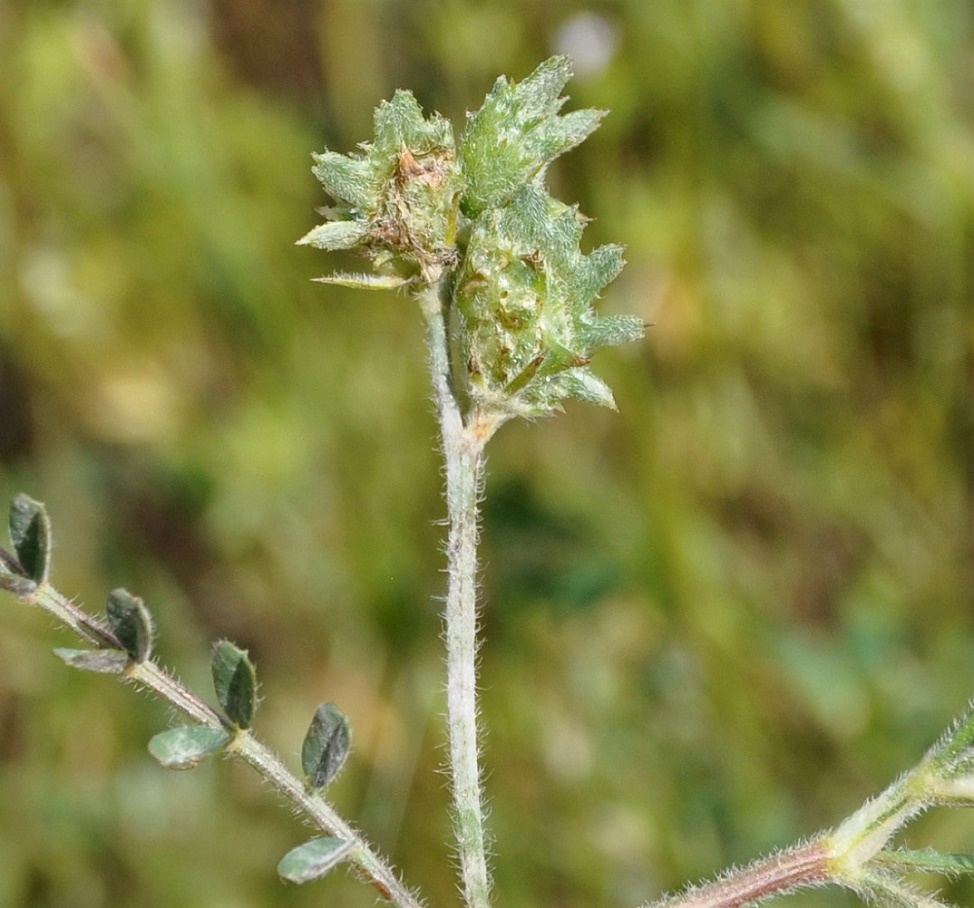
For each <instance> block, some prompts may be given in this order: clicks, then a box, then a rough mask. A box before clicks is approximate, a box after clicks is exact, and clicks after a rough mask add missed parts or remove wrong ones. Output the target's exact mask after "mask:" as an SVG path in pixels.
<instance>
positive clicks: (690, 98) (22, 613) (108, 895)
mask: <svg viewBox="0 0 974 908" xmlns="http://www.w3.org/2000/svg"><path fill="white" fill-rule="evenodd" d="M566 51H567V52H571V53H573V54H574V55H575V58H576V61H577V65H576V71H577V76H576V78H575V79H574V80H573V82H572V83H570V85H569V92H570V94H571V96H572V100H571V102H570V105H569V109H573V108H576V107H580V106H595V107H603V108H610V109H611V110H612V115H611V116H610V117H608V118H607V120H606V121H605V123H604V126H603V128H602V129H601V130H600V131H599V132H598V133H596V135H595V136H594V137H593V138H591V139H590V140H589V141H588V142H587V143H586V144H585V145H584V146H582V147H581V148H580V149H578V150H577V151H575V152H573V153H572V154H570V155H568V156H566V157H565V158H564V159H562V160H560V161H559V162H558V163H557V165H556V166H555V167H554V168H553V169H552V171H551V174H550V182H551V184H552V187H553V192H554V194H555V195H557V196H558V197H560V198H562V199H564V200H565V201H568V202H578V203H579V204H580V206H581V209H582V211H583V212H585V213H586V214H588V215H590V216H592V217H594V218H595V220H594V221H593V223H592V224H591V225H590V226H589V228H588V230H587V233H586V241H587V242H588V243H590V244H591V245H592V246H594V245H597V244H600V243H604V242H615V241H619V242H624V243H626V244H627V245H628V255H627V258H628V260H629V266H628V268H627V270H626V271H625V273H624V274H623V276H622V277H621V278H620V279H619V280H618V281H617V282H616V283H615V284H614V285H613V286H612V287H611V288H610V290H609V292H608V293H607V294H606V299H605V300H604V302H603V304H602V307H603V311H619V312H633V313H638V314H640V315H642V316H643V317H644V318H645V319H646V320H647V321H648V322H652V323H653V327H652V328H651V329H650V330H649V332H648V336H647V339H646V341H645V343H644V344H642V345H641V346H640V345H633V346H631V347H629V348H625V349H620V350H618V351H612V352H609V353H606V354H603V355H602V356H601V358H600V359H599V360H598V361H597V363H596V370H597V371H598V372H599V373H600V374H601V375H602V376H603V377H604V378H606V380H607V381H608V382H609V384H610V385H611V386H612V387H613V388H614V389H615V391H616V397H617V401H618V404H619V410H620V413H619V414H613V413H609V412H601V411H597V410H595V409H592V408H586V407H584V406H581V405H577V406H569V409H568V412H567V413H566V414H565V415H563V416H560V417H558V418H557V419H553V420H547V421H542V422H540V423H537V424H534V425H529V424H523V425H509V426H507V427H505V428H504V429H503V430H502V431H501V433H500V434H499V435H498V437H497V438H496V439H495V440H494V441H493V442H492V444H491V460H490V464H489V477H488V496H487V499H486V502H485V504H484V517H485V526H484V570H483V588H484V594H485V602H486V605H485V612H484V622H483V623H484V629H485V632H486V639H487V642H486V645H485V646H484V649H483V658H482V676H483V719H484V724H485V725H486V726H487V727H488V728H489V735H488V738H487V746H486V752H485V764H486V767H487V773H488V775H487V788H488V791H489V794H490V799H491V828H492V830H493V833H494V835H495V839H496V841H495V847H494V851H495V856H496V859H495V866H496V885H497V903H498V905H500V906H546V908H553V906H564V908H575V906H578V908H581V906H592V905H605V906H616V905H618V906H636V905H638V904H639V903H641V902H642V901H644V900H646V899H649V898H651V897H655V896H656V895H658V894H659V893H660V891H662V890H664V889H669V888H673V887H677V886H680V885H682V884H683V883H684V882H685V881H687V880H689V879H693V878H698V877H701V876H706V875H710V874H711V873H713V872H715V871H716V870H718V869H720V868H721V867H723V866H725V865H727V864H729V863H732V862H737V863H740V862H743V861H746V860H748V859H749V858H750V857H752V856H756V855H757V854H759V853H762V852H765V851H767V850H769V849H771V848H773V847H774V846H777V845H785V844H788V843H789V842H791V841H793V840H795V839H796V838H798V837H800V836H803V835H808V834H811V833H813V832H815V831H816V830H817V829H819V828H821V827H823V826H825V825H830V824H832V823H834V822H836V821H838V820H839V819H841V818H842V817H844V816H845V815H846V814H847V813H849V812H850V811H851V810H852V809H853V808H855V807H856V806H857V805H858V804H859V803H860V802H861V801H862V800H863V799H864V798H865V797H866V796H867V795H869V794H871V793H874V792H876V791H877V790H878V789H880V788H881V787H882V786H884V785H885V784H887V783H888V782H889V781H890V780H891V779H892V778H893V777H894V776H895V775H897V774H898V773H899V772H900V771H902V770H904V769H905V768H907V767H908V766H910V765H912V763H914V762H915V761H916V760H917V759H918V758H919V756H920V755H921V753H922V752H923V750H924V749H925V748H926V747H927V746H928V745H929V744H930V743H931V742H932V741H933V739H934V738H935V736H936V735H937V734H938V733H939V732H940V730H941V729H942V728H943V727H945V726H946V724H947V723H948V721H949V720H950V718H951V717H952V716H953V715H955V714H956V713H957V712H959V711H960V710H961V709H962V707H963V706H964V704H965V702H966V700H967V698H968V697H969V696H970V695H971V693H972V692H974V612H972V605H974V603H972V592H971V589H972V587H971V583H972V579H974V576H972V573H974V572H972V566H974V521H972V517H974V447H972V445H974V320H972V312H971V309H972V304H974V7H972V4H971V3H970V2H969V0H930V2H927V0H884V2H879V0H751V2H747V0H652V2H647V0H616V2H608V0H605V2H595V0H593V2H588V3H575V2H553V0H516V2H515V0H499V2H489V3H488V2H470V3H461V2H458V0H412V2H409V3H404V2H403V3H399V2H393V0H210V2H208V3H207V2H204V0H103V2H97V0H90V2H69V0H0V502H3V507H6V502H7V501H9V499H10V497H11V496H12V495H13V494H15V493H16V492H18V491H25V492H28V493H29V494H31V495H33V496H34V497H36V498H39V499H41V500H44V501H45V502H46V503H47V505H48V507H49V509H50V512H51V514H52V517H53V520H54V526H55V533H56V540H57V548H56V551H55V567H54V579H55V582H56V584H57V585H58V586H59V588H61V589H62V590H63V591H64V592H65V593H67V594H69V595H75V596H77V597H78V599H79V600H80V601H82V602H84V603H86V604H87V605H88V606H89V607H90V608H92V609H93V610H101V608H102V607H103V603H104V601H105V599H106V597H107V594H108V591H109V590H110V589H112V588H113V587H116V586H123V585H124V586H126V587H128V588H129V589H131V590H133V591H135V592H137V593H139V594H140V595H142V596H144V597H145V599H146V600H147V602H148V603H149V604H150V606H151V607H152V608H153V611H154V613H155V616H156V619H157V623H158V625H159V630H160V640H159V645H158V649H159V652H160V655H161V659H162V661H163V662H164V663H165V664H166V665H168V666H174V667H175V668H176V670H177V672H178V673H179V674H180V675H181V676H182V677H184V678H185V679H186V680H188V681H189V682H191V683H192V684H194V685H198V686H199V688H200V689H201V690H205V691H208V690H209V685H208V645H209V642H210V641H212V640H214V639H216V638H219V637H229V638H231V639H233V640H234V641H236V642H237V643H239V644H240V645H242V646H245V647H247V648H249V650H250V653H251V655H252V657H253V658H254V660H255V662H256V663H257V667H258V672H259V676H260V678H261V680H262V683H263V687H262V693H263V695H264V697H265V702H264V703H263V705H262V708H261V711H260V712H259V713H258V717H257V730H258V733H259V734H261V735H262V736H263V737H265V739H267V740H269V742H270V743H272V744H273V745H274V746H275V747H276V748H277V749H279V750H280V751H281V752H282V753H283V754H284V755H285V756H286V757H287V758H288V759H290V760H291V761H292V762H293V763H294V764H295V765H296V762H297V761H296V755H297V752H298V750H299V748H300V742H301V739H302V737H303V735H304V731H305V728H306V726H307V723H308V721H309V720H310V717H311V714H312V712H313V710H314V708H315V706H316V705H317V704H318V703H319V702H320V701H322V700H326V699H330V700H334V701H336V702H337V703H338V704H339V705H340V707H341V708H342V709H343V710H344V711H345V712H346V713H348V714H349V716H350V717H351V719H352V722H353V726H354V730H355V753H354V755H353V759H352V761H351V765H350V768H349V769H347V770H346V771H345V773H344V775H343V776H342V778H341V779H340V781H339V782H338V783H336V784H335V786H334V788H333V789H332V795H333V797H334V800H335V802H336V803H337V805H338V806H339V807H340V809H341V810H342V811H343V812H344V813H345V814H346V815H347V816H349V817H350V818H352V819H354V820H355V822H356V823H358V824H359V825H360V826H361V827H362V828H363V829H364V830H365V831H366V832H367V834H368V836H369V837H370V839H371V840H372V841H373V842H375V843H376V844H377V845H378V846H380V848H381V849H382V850H383V851H384V852H385V853H387V854H388V855H390V856H391V857H392V858H393V859H394V861H395V862H396V863H397V864H398V865H399V866H400V867H401V868H403V870H404V872H405V874H406V876H407V879H408V880H409V881H410V883H412V884H414V885H416V886H419V887H420V888H421V889H422V891H423V893H424V894H425V895H426V896H428V897H429V899H430V902H431V904H433V905H454V904H457V902H458V899H457V895H456V880H455V874H454V869H453V863H454V862H453V856H452V855H451V853H450V851H449V849H448V847H447V846H446V845H445V841H446V839H447V838H448V836H449V820H448V806H447V794H446V791H445V782H444V777H443V775H442V774H441V773H439V772H438V769H439V768H440V767H441V763H442V759H443V750H442V743H443V731H442V724H441V721H440V714H441V711H442V697H441V691H442V684H443V681H442V665H441V655H440V640H439V633H440V625H439V618H438V614H437V605H436V601H435V599H436V597H437V596H438V595H440V594H441V593H442V592H443V588H444V578H443V575H442V573H441V568H442V564H443V558H442V555H441V551H440V548H439V547H440V545H441V543H442V538H443V530H442V527H441V526H439V525H437V523H436V521H437V520H439V519H440V518H441V517H442V515H443V511H444V506H443V502H442V500H441V488H440V486H441V480H440V474H439V464H438V459H437V456H436V454H435V451H434V449H433V444H434V437H435V425H434V422H433V419H432V416H431V404H430V402H429V396H428V391H427V385H426V383H427V376H426V364H425V354H424V350H423V337H422V330H421V326H420V320H419V318H418V313H417V312H416V311H414V307H413V305H412V304H410V303H409V302H408V300H406V299H405V298H404V297H402V296H396V295H393V294H378V293H376V294H364V293H354V292H350V291H343V290H340V289H333V288H325V287H322V286H321V285H316V284H313V283H311V282H310V280H309V279H310V278H312V277H314V276H317V275H319V274H322V273H325V272H327V271H331V270H333V269H334V268H336V267H347V266H348V265H349V263H348V262H344V261H341V260H339V259H338V257H328V256H325V255H323V254H321V253H316V252H313V251H311V250H308V249H301V248H295V247H294V245H293V243H294V241H295V240H296V239H297V238H298V237H300V236H301V235H302V234H304V233H305V232H306V231H307V230H308V229H309V228H310V227H311V226H313V225H314V224H315V223H317V216H316V214H315V211H314V209H315V207H316V206H319V205H322V204H326V202H327V199H325V197H324V196H323V194H322V193H321V192H320V189H319V187H318V185H317V183H316V182H315V180H314V179H313V177H312V175H311V173H310V165H311V160H310V153H311V152H312V151H315V150H317V151H320V150H322V149H323V148H324V147H325V146H328V147H329V148H333V149H335V150H340V151H347V150H350V149H352V148H353V147H354V146H355V144H356V143H357V142H360V141H363V140H366V139H368V137H369V135H370V131H371V117H372V110H373V108H374V106H375V105H376V104H377V103H378V102H379V101H380V100H381V99H383V98H388V97H389V96H391V94H392V92H393V91H394V90H395V89H396V88H399V87H408V88H411V89H412V90H413V91H414V92H415V94H416V96H417V98H418V99H419V101H420V103H421V104H423V105H424V107H426V108H427V109H428V110H431V109H437V110H439V111H441V112H442V113H444V114H446V115H449V116H451V117H452V118H454V121H455V122H458V123H462V118H463V115H464V111H465V110H466V109H474V108H476V107H478V106H479V104H480V103H481V101H482V100H483V96H484V94H485V93H486V92H487V90H489V88H490V86H491V84H492V83H493V80H494V78H495V77H496V76H497V75H498V74H500V73H506V74H508V75H510V76H511V77H513V78H516V79H519V78H522V77H523V76H525V75H527V73H528V72H530V71H531V70H532V69H533V68H534V66H535V65H537V63H539V62H540V61H541V60H542V59H544V58H545V57H547V56H549V55H550V54H552V53H554V52H566ZM58 645H71V638H70V637H69V636H68V635H67V634H66V633H64V632H62V631H60V630H58V629H56V628H54V627H52V625H51V622H50V621H49V620H47V619H46V618H45V617H44V616H43V615H40V614H36V613H33V612H31V611H29V610H26V609H24V608H23V607H21V606H19V605H18V604H17V603H16V601H15V600H13V599H11V598H9V597H7V598H5V599H3V600H0V906H18V908H19V906H32V908H33V906H37V908H43V906H51V908H55V906H56V908H102V906H112V908H128V906H133V908H134V906H138V908H170V906H176V905H178V906H181V908H196V906H199V908H263V906H311V905H342V906H352V908H355V906H366V905H371V904H373V894H372V891H371V890H370V889H368V888H367V887H363V886H361V885H360V884H358V883H356V882H355V881H354V880H352V879H351V878H349V877H347V876H345V875H343V874H341V873H339V874H336V875H335V876H334V878H330V879H329V880H327V881H325V882H323V883H320V884H316V885H314V886H308V887H303V888H298V887H294V886H285V885H284V884H283V883H281V882H280V881H279V880H278V879H277V877H276V874H275V872H274V866H275V864H276V862H277V861H278V860H279V858H280V857H281V856H282V855H283V854H284V853H285V852H286V851H287V850H288V849H290V848H291V847H293V846H294V845H297V844H298V843H299V842H301V841H302V839H303V836H305V835H306V832H305V830H303V829H302V827H301V826H300V825H299V824H298V823H296V822H295V821H294V819H293V818H292V817H291V816H290V815H289V813H288V811H287V809H285V808H283V807H282V805H280V804H279V803H277V802H276V800H275V798H274V796H273V795H271V794H270V793H269V792H268V791H266V790H265V789H264V788H263V787H262V786H261V784H260V783H259V782H258V781H257V780H256V778H255V777H254V775H253V774H252V773H251V772H250V771H249V770H247V769H246V768H245V767H240V766H237V765H235V764H233V763H221V762H219V761H217V762H215V763H213V764H209V765H206V766H204V767H201V768H200V769H198V770H196V771H195V772H193V773H184V774H176V773H166V772H164V771H162V770H161V769H159V768H158V767H157V766H156V765H155V764H154V762H153V761H152V759H151V758H150V757H149V756H148V754H147V753H146V750H145V745H146V742H147V740H148V739H149V737H150V736H151V735H152V734H154V733H155V732H157V731H159V730H161V729H163V728H165V727H166V726H167V724H168V723H169V722H170V721H171V719H172V716H171V715H170V714H169V713H168V712H167V710H166V709H165V708H164V707H163V706H161V705H159V704H158V703H155V702H153V701H151V700H149V699H148V698H146V697H145V696H144V695H142V694H138V693H136V692H135V691H133V690H132V689H128V688H124V687H123V686H121V685H119V684H116V683H114V682H113V681H112V680H110V679H106V678H103V677H98V676H94V675H82V674H81V673H76V672H72V671H69V670H68V669H67V668H65V667H64V666H63V665H62V664H61V663H60V662H59V661H58V660H57V659H55V658H54V657H53V656H52V655H51V652H50V650H51V648H52V647H54V646H58ZM908 841H909V843H910V844H912V845H914V846H921V845H924V844H936V845H938V846H940V847H941V848H943V849H945V850H950V849H953V850H965V851H970V850H972V848H974V817H972V816H971V815H970V813H965V812H961V811H955V812H946V811H940V812H935V813H932V814H930V815H928V816H927V817H925V818H923V820H922V821H921V822H918V823H916V824H915V825H914V826H913V827H911V829H910V831H909V838H908ZM923 882H924V883H925V884H928V885H938V883H939V881H935V880H934V881H923ZM946 895H947V896H948V897H951V898H954V899H956V900H958V901H964V900H965V899H966V900H967V902H968V903H970V900H971V899H972V898H974V888H972V887H969V886H968V887H967V888H965V886H964V885H962V884H952V885H950V886H948V887H947V889H946ZM790 903H791V904H795V905H808V906H813V905H814V906H819V905H821V906H825V905H845V904H852V902H851V900H849V899H846V898H845V896H843V895H841V894H838V893H836V892H832V891H827V892H823V893H813V894H809V895H806V896H797V897H793V898H792V899H791V902H790Z"/></svg>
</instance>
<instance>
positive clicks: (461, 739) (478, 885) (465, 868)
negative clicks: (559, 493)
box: [417, 279, 496, 908]
mask: <svg viewBox="0 0 974 908" xmlns="http://www.w3.org/2000/svg"><path fill="white" fill-rule="evenodd" d="M447 294H448V283H447V281H446V280H445V279H441V280H440V281H439V282H437V283H435V284H431V285H429V286H427V287H426V288H424V290H423V291H422V292H420V293H419V294H417V296H418V299H419V303H420V307H421V309H422V311H423V316H424V318H425V320H426V326H427V340H428V343H429V354H430V369H431V373H432V380H433V393H434V397H435V400H436V409H437V416H438V418H439V423H440V437H441V443H442V447H443V458H444V462H445V465H446V502H447V512H448V515H449V525H450V530H449V537H448V540H447V562H448V567H447V569H448V575H449V582H448V587H447V597H446V609H445V615H444V620H445V625H446V627H445V638H446V651H447V652H446V661H447V722H448V725H449V735H450V775H451V781H452V788H453V811H454V830H455V835H456V839H457V848H458V851H459V855H460V870H461V874H462V878H463V888H464V897H465V901H466V904H467V906H468V908H487V906H488V905H489V904H490V874H489V872H488V869H487V837H486V833H485V829H484V808H483V796H482V792H481V785H480V766H479V744H478V728H477V519H478V513H477V500H478V496H479V494H480V489H481V482H482V480H483V472H484V446H485V445H486V443H487V440H488V439H489V438H490V436H491V434H492V433H493V430H494V429H495V428H496V423H495V422H493V421H491V420H488V419H484V418H474V419H472V420H469V421H468V422H467V423H465V422H464V419H463V414H462V412H461V409H460V404H459V402H458V401H457V398H456V395H455V394H454V392H453V388H452V387H451V383H450V375H451V369H450V348H449V340H448V333H447V328H446V315H447V306H448V298H447Z"/></svg>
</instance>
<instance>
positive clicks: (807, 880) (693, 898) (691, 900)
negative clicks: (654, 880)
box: [650, 838, 831, 908]
mask: <svg viewBox="0 0 974 908" xmlns="http://www.w3.org/2000/svg"><path fill="white" fill-rule="evenodd" d="M829 858H830V854H829V850H828V848H827V846H826V844H825V842H824V841H823V840H822V839H820V838H817V839H813V840H812V841H810V842H807V843H804V844H802V845H796V846H795V847H793V848H789V849H787V850H786V851H781V852H779V853H777V854H773V855H771V856H770V857H766V858H761V859H760V860H757V861H755V862H754V863H753V864H749V865H748V866H747V867H744V868H743V869H741V870H735V871H733V872H731V873H728V874H727V875H726V876H723V877H721V878H720V879H718V880H714V881H713V882H711V883H707V884H705V885H703V886H698V887H695V888H693V889H690V890H688V891H687V892H683V893H679V894H677V895H672V896H669V897H667V898H665V899H663V900H662V901H659V902H655V903H654V904H653V905H652V906H650V908H739V906H742V905H753V904H755V903H756V902H760V901H763V900H764V899H767V898H770V897H771V896H774V895H783V894H784V893H786V892H793V891H794V890H796V889H807V888H809V887H812V886H823V885H825V884H826V883H829V882H830V881H831V874H830V871H829Z"/></svg>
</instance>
